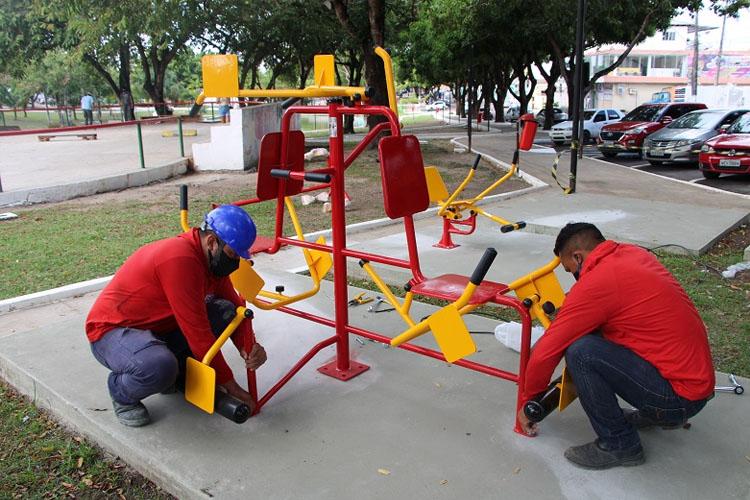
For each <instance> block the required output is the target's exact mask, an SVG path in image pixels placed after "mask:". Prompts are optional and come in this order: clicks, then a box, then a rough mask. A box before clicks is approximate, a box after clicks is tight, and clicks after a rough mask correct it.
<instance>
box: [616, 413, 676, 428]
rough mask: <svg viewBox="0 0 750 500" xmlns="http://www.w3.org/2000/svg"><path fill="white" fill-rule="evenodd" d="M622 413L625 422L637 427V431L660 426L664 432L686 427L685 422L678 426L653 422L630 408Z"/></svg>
mask: <svg viewBox="0 0 750 500" xmlns="http://www.w3.org/2000/svg"><path fill="white" fill-rule="evenodd" d="M622 413H623V414H624V415H625V420H627V421H628V423H629V424H630V425H632V426H633V427H635V428H636V429H637V430H643V429H650V428H652V427H656V426H659V427H661V428H662V429H664V430H667V431H670V430H674V429H679V428H681V427H683V426H684V425H685V423H684V422H681V423H677V424H660V423H658V422H656V421H655V420H652V419H650V418H648V417H647V416H645V415H643V414H642V413H641V412H640V411H638V410H631V409H628V408H625V409H623V410H622Z"/></svg>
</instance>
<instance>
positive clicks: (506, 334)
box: [495, 321, 544, 352]
mask: <svg viewBox="0 0 750 500" xmlns="http://www.w3.org/2000/svg"><path fill="white" fill-rule="evenodd" d="M521 330H522V325H521V323H518V322H516V321H509V322H507V323H500V324H498V325H497V326H496V327H495V338H496V339H497V340H498V341H499V342H501V343H502V344H504V345H505V346H506V347H508V348H509V349H513V350H514V351H516V352H521ZM543 334H544V328H542V327H541V326H535V327H532V328H531V345H532V346H533V345H534V344H535V343H536V341H537V340H539V337H541V336H542V335H543Z"/></svg>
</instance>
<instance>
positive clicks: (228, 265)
mask: <svg viewBox="0 0 750 500" xmlns="http://www.w3.org/2000/svg"><path fill="white" fill-rule="evenodd" d="M238 267H240V259H232V258H230V257H229V256H228V255H227V254H226V253H224V245H223V244H222V245H219V248H218V249H217V250H216V253H210V252H209V254H208V269H209V270H210V271H211V274H213V275H214V276H218V277H220V278H223V277H225V276H229V275H230V274H232V273H233V272H235V271H236V270H237V268H238Z"/></svg>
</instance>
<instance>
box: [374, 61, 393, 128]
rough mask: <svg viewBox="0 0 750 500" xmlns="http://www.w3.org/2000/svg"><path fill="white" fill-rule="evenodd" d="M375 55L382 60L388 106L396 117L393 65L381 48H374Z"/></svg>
mask: <svg viewBox="0 0 750 500" xmlns="http://www.w3.org/2000/svg"><path fill="white" fill-rule="evenodd" d="M375 54H377V55H378V56H380V58H381V59H382V60H383V69H385V84H386V86H387V88H388V105H389V106H390V108H391V110H392V111H393V112H394V113H395V114H396V117H398V105H397V104H396V86H395V85H394V83H393V63H392V62H391V56H390V55H389V54H388V52H387V51H386V50H385V49H384V48H383V47H375Z"/></svg>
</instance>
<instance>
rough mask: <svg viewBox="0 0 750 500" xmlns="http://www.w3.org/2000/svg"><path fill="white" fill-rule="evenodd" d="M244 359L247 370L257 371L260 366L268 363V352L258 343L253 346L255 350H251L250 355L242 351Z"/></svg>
mask: <svg viewBox="0 0 750 500" xmlns="http://www.w3.org/2000/svg"><path fill="white" fill-rule="evenodd" d="M240 354H241V355H242V357H243V359H244V360H245V368H247V369H248V370H257V369H258V368H260V366H261V365H262V364H263V363H265V362H266V359H267V357H266V350H265V349H263V346H262V345H260V344H258V343H257V342H256V343H255V344H253V348H252V349H251V350H250V354H248V353H247V352H245V351H244V350H242V351H240Z"/></svg>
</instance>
